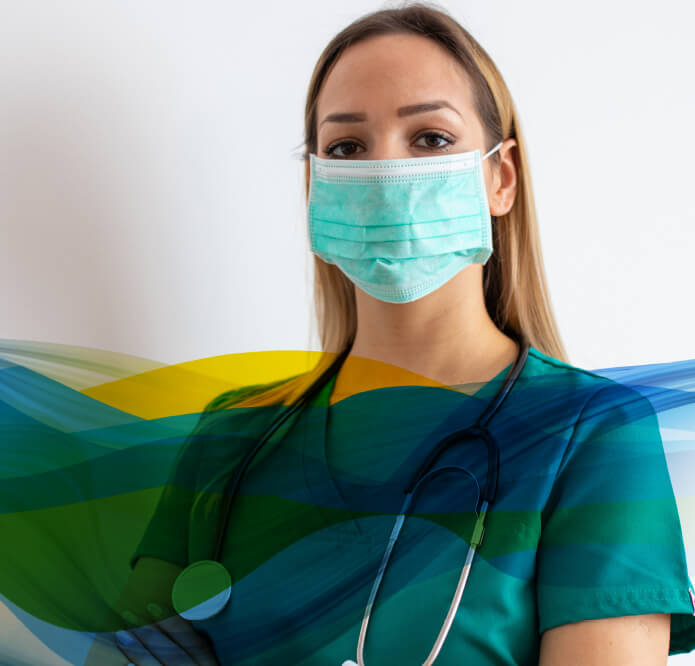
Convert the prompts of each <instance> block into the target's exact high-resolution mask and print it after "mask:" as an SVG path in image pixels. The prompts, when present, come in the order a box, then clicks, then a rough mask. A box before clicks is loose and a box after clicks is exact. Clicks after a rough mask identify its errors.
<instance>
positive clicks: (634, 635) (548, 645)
mask: <svg viewBox="0 0 695 666" xmlns="http://www.w3.org/2000/svg"><path fill="white" fill-rule="evenodd" d="M670 629H671V614H670V613H653V614H650V615H627V616H624V617H607V618H600V619H598V620H582V621H581V622H571V623H569V624H562V625H560V626H557V627H553V628H552V629H548V630H547V631H544V632H543V634H542V636H541V649H540V658H539V661H538V666H624V665H625V664H630V666H665V664H666V663H667V659H668V647H669V636H670Z"/></svg>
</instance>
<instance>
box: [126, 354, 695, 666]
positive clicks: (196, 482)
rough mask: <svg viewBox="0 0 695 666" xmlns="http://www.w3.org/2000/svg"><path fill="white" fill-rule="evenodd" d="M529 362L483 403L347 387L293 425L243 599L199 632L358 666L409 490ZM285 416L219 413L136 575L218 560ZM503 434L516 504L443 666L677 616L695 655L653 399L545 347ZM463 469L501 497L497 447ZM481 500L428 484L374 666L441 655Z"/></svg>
mask: <svg viewBox="0 0 695 666" xmlns="http://www.w3.org/2000/svg"><path fill="white" fill-rule="evenodd" d="M509 369H510V366H507V368H505V369H504V370H503V371H502V372H500V373H499V374H498V375H497V376H496V377H495V378H494V379H492V380H491V381H490V382H488V383H487V384H485V385H484V386H483V387H482V388H481V389H480V390H479V391H477V392H476V393H475V394H473V395H472V396H470V395H464V394H463V393H460V392H458V391H457V390H448V389H444V388H439V387H423V386H403V387H396V388H392V387H391V388H388V389H378V390H375V391H366V392H363V393H358V394H355V395H352V396H349V397H348V398H346V399H343V400H341V401H339V402H337V403H335V404H333V405H330V408H328V407H327V406H328V405H329V399H330V395H331V391H332V389H333V385H334V382H335V378H334V379H333V380H331V382H329V383H328V384H327V385H326V387H324V389H323V390H322V391H321V392H320V394H319V396H318V397H317V398H316V399H315V400H314V401H313V403H312V404H311V405H310V406H309V407H307V408H305V410H304V411H303V412H302V413H301V416H300V417H296V418H294V419H293V420H290V422H289V423H288V424H287V425H286V426H283V428H282V429H281V432H279V433H278V436H277V438H274V440H275V441H276V443H275V444H274V445H273V446H268V447H266V449H265V450H262V451H261V453H259V454H258V455H257V456H256V458H255V459H254V461H253V462H252V464H251V465H250V466H249V467H248V468H247V471H246V474H245V476H244V478H243V481H242V482H241V484H240V486H239V490H238V495H237V498H236V500H235V504H234V508H233V509H232V512H231V517H230V521H229V523H228V526H227V536H226V539H225V542H224V543H225V547H224V550H223V553H222V561H223V563H224V564H225V566H226V567H227V569H228V570H229V572H230V574H231V576H232V580H233V588H232V594H231V600H230V602H229V604H228V605H227V607H226V608H225V609H224V610H223V611H222V612H221V613H220V614H219V615H217V616H215V617H213V618H210V619H208V620H205V621H201V622H194V623H193V624H194V626H195V627H196V629H198V630H199V631H201V632H204V633H205V634H207V635H208V636H209V638H210V640H211V642H212V644H213V645H214V648H215V651H216V653H217V656H218V659H219V661H220V663H221V664H223V665H224V664H232V663H233V664H238V665H243V666H252V665H253V666H256V665H258V666H260V665H269V664H297V665H300V666H325V664H336V665H337V666H338V665H340V664H342V663H343V661H344V660H346V659H352V660H355V661H356V651H357V641H358V635H359V631H360V625H361V622H362V617H363V614H364V609H365V605H366V603H367V599H368V597H369V593H370V591H371V587H372V584H373V581H374V578H375V576H376V573H377V569H378V567H379V564H380V563H381V559H382V556H383V553H384V550H385V548H386V545H387V543H388V539H389V536H390V534H391V530H392V527H393V524H394V520H395V517H396V515H397V514H398V513H399V511H400V508H401V504H402V501H403V498H404V490H405V488H406V486H407V484H408V482H409V481H410V479H411V477H412V475H413V474H414V473H415V471H416V470H417V469H418V468H419V465H420V464H421V463H422V461H423V460H424V458H425V457H426V455H427V454H428V453H429V452H430V451H431V450H432V447H433V446H434V445H435V444H436V443H437V442H438V441H439V440H440V439H442V438H443V437H444V436H446V435H447V434H449V433H451V432H453V431H455V430H458V429H460V428H463V427H466V426H469V425H472V424H473V423H474V421H475V420H476V418H477V417H478V416H479V414H480V413H482V411H483V410H484V408H485V407H486V406H487V404H488V402H489V400H490V399H491V398H492V397H493V396H494V395H495V393H496V392H497V390H498V389H499V387H500V385H501V384H502V383H503V381H504V379H505V378H506V376H507V374H508V372H509ZM454 388H456V387H454ZM274 409H277V408H274ZM274 409H273V408H271V409H266V408H247V409H243V408H239V409H231V410H220V412H219V413H218V414H214V415H213V416H212V417H211V419H210V423H214V421H215V420H216V419H225V420H226V421H225V422H226V426H225V428H224V429H221V428H220V427H219V423H220V422H221V421H218V426H217V431H215V426H211V427H210V428H208V431H207V432H208V433H214V432H217V433H218V435H217V436H215V435H214V434H209V436H207V437H199V438H198V439H197V440H196V443H195V446H190V445H189V446H187V447H185V448H184V450H183V451H182V455H181V458H180V460H179V461H178V463H177V464H176V466H175V467H174V469H173V473H172V477H171V482H170V484H169V485H167V486H166V487H165V489H164V492H163V494H162V496H161V499H160V501H159V503H158V505H157V507H156V509H155V513H154V515H153V517H152V519H151V521H150V523H149V526H148V528H147V530H146V532H145V534H144V536H143V538H142V540H141V542H140V544H139V546H138V548H137V550H136V551H135V553H134V555H133V557H132V559H131V566H132V565H134V563H135V561H136V560H137V558H138V557H139V556H140V555H149V556H151V557H157V558H160V559H163V560H168V561H171V562H175V563H176V564H179V565H180V566H186V565H187V564H189V563H191V562H195V561H197V560H200V559H209V558H210V557H211V554H212V549H213V543H214V538H215V536H216V533H217V528H218V524H217V519H218V517H219V498H220V496H221V492H222V489H223V484H224V481H225V480H226V478H227V476H225V474H223V473H222V472H223V471H224V470H225V469H227V470H228V471H229V470H234V469H235V466H236V465H237V464H238V462H239V460H240V459H241V457H242V456H243V454H244V453H245V452H246V451H248V449H249V447H250V446H252V445H253V443H254V442H255V441H256V440H257V438H258V437H259V436H260V435H261V434H262V433H263V432H264V431H265V428H267V426H268V424H269V423H270V421H271V419H272V417H273V416H274V415H275V413H276V412H274ZM223 412H224V413H223ZM230 419H236V421H235V423H234V425H230ZM222 430H224V435H222V436H220V435H219V433H220V432H222ZM490 430H491V432H492V434H493V435H494V436H495V438H496V440H497V442H498V445H499V448H500V471H499V479H498V488H497V496H496V501H495V502H494V504H493V505H491V507H490V508H489V510H488V514H487V516H486V521H485V534H484V539H483V542H482V544H481V546H480V547H479V549H478V551H477V552H476V555H475V557H474V559H473V563H472V568H471V572H470V576H469V578H468V582H467V585H466V587H465V590H464V592H463V597H462V601H461V604H460V607H459V610H458V612H457V613H456V616H455V618H454V621H453V624H452V626H451V629H450V631H449V634H448V636H447V639H446V641H445V643H444V645H443V647H442V649H441V652H440V653H439V656H438V658H437V661H436V663H438V664H441V665H442V666H446V665H447V664H449V665H451V666H453V665H454V664H456V665H457V666H458V665H460V664H476V665H480V666H484V665H487V664H489V665H491V666H492V665H493V664H494V665H495V666H500V665H502V664H515V665H519V666H525V665H528V666H531V665H533V666H537V663H538V658H539V649H540V640H541V636H542V634H543V632H544V631H546V630H547V629H551V628H553V627H556V626H559V625H563V624H567V623H570V622H577V621H580V620H588V619H596V618H605V617H617V616H625V615H641V614H648V613H671V637H670V646H669V654H677V653H682V652H689V651H690V650H692V649H693V648H695V598H694V597H693V591H692V584H691V581H690V578H689V575H688V570H687V563H686V555H685V548H684V543H683V536H682V531H681V524H680V520H679V515H678V509H677V505H676V502H675V498H674V495H673V489H672V485H671V480H670V476H669V471H668V467H667V463H666V459H665V455H664V449H663V445H662V441H661V436H660V431H659V425H658V420H657V416H656V414H655V412H654V410H653V409H652V407H651V404H650V402H649V401H648V400H647V399H646V398H644V397H643V396H641V395H640V394H639V393H638V392H637V391H636V390H635V389H633V388H629V387H627V386H624V385H622V384H619V383H616V382H615V381H613V380H610V379H607V378H605V377H602V376H600V375H598V374H595V373H592V372H589V371H587V370H583V369H580V368H577V367H575V366H572V365H568V364H566V363H563V362H561V361H559V360H557V359H554V358H552V357H549V356H547V355H545V354H543V353H541V352H540V351H539V350H537V349H535V348H534V347H531V348H530V350H529V355H528V359H527V362H526V365H525V367H524V369H523V371H522V372H521V374H520V375H519V377H518V379H517V382H516V385H515V387H514V388H513V389H512V391H511V392H510V393H509V394H508V396H507V398H506V400H505V402H504V403H503V405H502V407H501V409H500V410H499V412H498V413H497V414H496V416H495V417H494V418H493V420H492V421H491V423H490ZM451 464H457V465H464V466H465V467H466V468H467V469H469V470H470V471H471V472H472V473H474V474H475V477H476V479H478V480H479V484H480V486H481V487H482V486H483V484H484V482H485V470H486V468H487V453H486V449H485V446H484V445H483V444H482V443H478V445H466V446H460V445H459V446H453V447H452V448H450V449H449V450H447V451H446V452H445V453H444V454H443V455H442V456H441V458H440V459H439V460H438V461H437V464H436V467H440V466H445V465H451ZM476 499H477V488H476V484H475V483H474V482H473V481H472V480H471V479H470V478H469V477H467V476H466V475H465V474H462V473H461V474H458V473H453V472H445V473H443V474H441V475H440V476H439V477H438V478H437V479H436V480H432V481H430V482H428V483H427V485H426V486H425V487H423V490H422V492H421V494H419V495H418V497H417V499H416V501H415V503H414V505H413V507H412V508H411V510H410V513H409V515H408V517H407V518H406V520H405V523H404V526H403V529H402V532H401V534H400V537H399V539H398V542H397V543H396V546H395V548H394V550H393V553H392V556H391V560H390V562H389V565H388V568H387V569H386V572H385V575H384V579H383V581H382V583H381V587H380V590H379V593H378V595H377V598H376V602H375V605H374V608H373V610H372V615H371V620H370V624H369V628H368V632H367V639H366V644H365V652H364V657H365V663H366V664H372V665H374V664H379V665H381V666H384V665H388V664H394V665H395V664H399V665H400V666H402V665H403V664H421V663H423V661H424V659H425V658H426V656H427V655H428V654H429V652H430V650H431V648H432V645H433V644H434V641H435V639H436V637H437V635H438V633H439V630H440V627H441V625H442V623H443V621H444V618H445V616H446V613H447V611H448V609H449V605H450V603H451V600H452V597H453V594H454V591H455V589H456V585H457V582H458V580H459V576H460V573H461V567H462V565H463V562H464V560H465V557H466V553H467V550H468V542H469V540H470V536H471V534H472V530H473V523H474V519H475V513H474V511H473V507H475V502H476Z"/></svg>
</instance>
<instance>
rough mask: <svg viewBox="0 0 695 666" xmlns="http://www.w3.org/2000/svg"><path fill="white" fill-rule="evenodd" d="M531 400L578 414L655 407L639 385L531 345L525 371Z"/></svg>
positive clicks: (648, 410)
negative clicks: (572, 362)
mask: <svg viewBox="0 0 695 666" xmlns="http://www.w3.org/2000/svg"><path fill="white" fill-rule="evenodd" d="M521 378H523V382H522V385H523V386H524V387H525V391H521V392H520V393H522V394H523V393H524V392H525V393H526V396H527V401H533V402H534V403H536V404H538V403H541V404H544V405H545V406H546V408H547V409H551V410H555V411H559V412H562V413H564V414H566V415H568V416H569V415H570V414H574V415H575V417H579V415H580V413H581V415H582V416H587V415H588V414H590V413H591V412H593V411H595V410H596V411H599V412H601V413H605V412H606V410H608V409H609V408H621V409H629V410H630V411H631V412H634V413H635V414H638V413H639V414H645V413H649V412H650V411H651V405H650V403H649V401H648V399H647V398H646V397H645V396H644V395H643V394H642V393H640V392H639V391H638V390H637V389H636V388H633V387H632V386H630V385H629V384H624V383H621V382H619V381H617V380H615V379H613V378H611V377H609V376H607V375H604V374H601V373H600V372H598V371H594V370H589V369H586V368H583V367H580V366H577V365H573V364H571V363H567V362H565V361H562V360H560V359H558V358H555V357H553V356H550V355H548V354H545V353H543V352H542V351H540V350H539V349H537V348H536V347H530V348H529V354H528V358H527V362H526V367H525V368H524V372H523V373H522V377H521Z"/></svg>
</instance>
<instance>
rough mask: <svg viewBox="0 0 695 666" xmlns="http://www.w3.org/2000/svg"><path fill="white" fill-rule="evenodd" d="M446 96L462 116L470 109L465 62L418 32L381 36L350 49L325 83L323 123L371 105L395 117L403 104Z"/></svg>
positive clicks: (320, 105)
mask: <svg viewBox="0 0 695 666" xmlns="http://www.w3.org/2000/svg"><path fill="white" fill-rule="evenodd" d="M441 99H445V100H447V101H448V102H449V103H450V104H451V105H452V106H454V107H455V108H456V109H457V110H458V111H459V112H460V113H461V115H463V116H465V115H468V114H469V113H471V112H472V110H473V105H472V103H471V90H470V85H469V81H468V77H467V75H466V72H465V70H464V68H463V66H462V65H461V64H460V63H459V62H458V61H456V59H455V58H454V56H453V55H452V54H450V53H448V52H447V51H446V50H445V49H444V48H443V47H442V46H440V45H439V44H437V43H436V42H434V41H433V40H431V39H428V38H425V37H419V36H417V35H380V36H379V37H374V38H370V39H368V40H365V41H364V42H360V43H358V44H354V45H352V46H350V47H349V48H348V49H346V50H345V51H344V52H343V53H342V54H341V56H340V57H339V58H338V60H337V61H336V62H335V63H334V65H333V67H332V68H331V70H330V72H329V73H328V75H327V77H326V79H325V80H324V82H323V85H322V86H321V91H320V93H319V96H318V101H317V117H318V121H319V123H320V122H321V121H322V120H323V118H324V116H326V115H328V114H333V113H344V112H360V111H366V110H367V109H368V108H371V109H373V110H374V112H375V113H376V112H381V111H386V112H388V113H393V114H394V115H395V113H396V109H397V108H399V107H401V106H402V105H409V104H419V103H423V102H427V101H430V100H441Z"/></svg>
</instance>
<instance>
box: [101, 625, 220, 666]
mask: <svg viewBox="0 0 695 666" xmlns="http://www.w3.org/2000/svg"><path fill="white" fill-rule="evenodd" d="M115 638H116V643H117V645H118V648H119V649H120V651H121V652H122V654H123V655H124V656H125V657H127V659H128V660H130V663H132V664H135V665H136V666H160V665H161V664H164V665H165V666H220V663H219V661H218V660H217V657H216V656H215V653H214V651H213V649H212V646H211V645H210V642H209V640H208V639H207V638H206V637H205V636H203V635H202V634H199V633H198V632H197V631H196V630H195V629H194V628H193V626H192V625H191V623H190V622H188V621H186V620H184V619H183V618H182V617H180V616H179V615H172V616H171V617H168V618H166V619H165V620H160V621H158V622H153V623H152V624H149V625H145V626H141V627H136V628H134V629H129V630H122V631H119V632H117V633H116V634H115ZM123 663H124V664H125V663H126V662H123Z"/></svg>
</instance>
